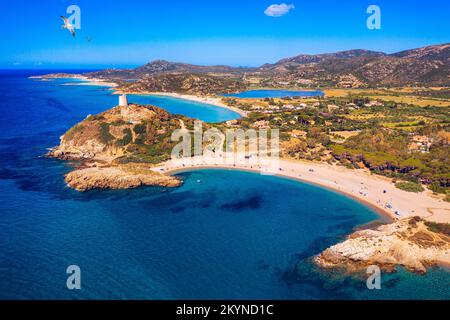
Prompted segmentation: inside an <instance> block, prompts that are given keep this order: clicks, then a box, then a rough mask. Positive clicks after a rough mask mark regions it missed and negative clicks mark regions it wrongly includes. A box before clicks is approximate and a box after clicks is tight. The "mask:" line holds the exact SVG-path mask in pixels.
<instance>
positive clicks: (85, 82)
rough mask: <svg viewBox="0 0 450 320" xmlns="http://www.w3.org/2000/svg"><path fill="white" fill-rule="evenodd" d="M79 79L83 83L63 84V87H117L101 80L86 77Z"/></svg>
mask: <svg viewBox="0 0 450 320" xmlns="http://www.w3.org/2000/svg"><path fill="white" fill-rule="evenodd" d="M79 79H80V80H82V81H83V82H78V83H65V84H63V85H65V86H100V87H110V88H114V87H117V84H116V83H114V82H107V81H105V80H102V79H96V78H87V77H83V78H79Z"/></svg>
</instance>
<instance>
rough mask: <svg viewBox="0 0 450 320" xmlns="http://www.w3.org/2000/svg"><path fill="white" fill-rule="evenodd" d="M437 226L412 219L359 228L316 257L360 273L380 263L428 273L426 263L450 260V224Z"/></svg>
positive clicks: (320, 262) (331, 265) (389, 267)
mask: <svg viewBox="0 0 450 320" xmlns="http://www.w3.org/2000/svg"><path fill="white" fill-rule="evenodd" d="M444 227H445V228H440V229H439V227H438V228H436V226H435V225H431V226H430V225H429V223H427V222H425V221H423V220H421V219H420V218H411V219H406V220H400V221H397V222H395V223H392V224H388V225H383V226H380V227H378V228H376V229H375V230H362V231H357V232H355V233H354V234H352V235H350V236H349V237H348V239H347V240H346V241H344V242H342V243H340V244H337V245H335V246H332V247H330V248H329V249H327V250H325V251H324V252H322V253H321V254H320V255H319V256H317V257H315V259H314V261H315V263H316V264H317V265H319V266H321V267H323V268H326V269H333V268H344V269H345V270H347V271H348V272H360V271H363V270H365V269H366V268H367V267H368V266H371V265H377V266H379V267H380V268H382V269H383V270H385V271H393V270H395V267H396V266H403V267H405V268H406V269H408V270H410V271H413V272H418V273H425V272H426V270H427V266H430V265H435V264H439V263H446V264H448V263H449V262H450V234H449V233H448V229H449V227H448V225H444ZM433 229H437V230H433Z"/></svg>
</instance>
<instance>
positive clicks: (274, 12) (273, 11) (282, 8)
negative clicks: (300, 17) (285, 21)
mask: <svg viewBox="0 0 450 320" xmlns="http://www.w3.org/2000/svg"><path fill="white" fill-rule="evenodd" d="M293 9H295V6H294V5H293V4H286V3H282V4H273V5H271V6H269V7H268V8H267V9H266V11H264V13H265V14H266V16H269V17H281V16H284V15H285V14H287V13H289V11H291V10H293Z"/></svg>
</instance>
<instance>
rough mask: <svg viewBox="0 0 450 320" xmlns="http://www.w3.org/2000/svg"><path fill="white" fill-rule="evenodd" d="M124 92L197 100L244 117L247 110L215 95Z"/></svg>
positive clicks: (117, 92) (118, 92)
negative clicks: (224, 101)
mask: <svg viewBox="0 0 450 320" xmlns="http://www.w3.org/2000/svg"><path fill="white" fill-rule="evenodd" d="M114 93H115V94H122V93H123V92H121V91H116V92H114ZM125 93H126V94H130V95H133V94H139V95H155V96H166V97H173V98H178V99H184V100H189V101H194V102H199V103H205V104H210V105H213V106H216V107H219V108H224V109H228V110H231V111H233V112H236V113H237V114H239V115H240V116H241V117H246V116H247V112H245V111H243V110H241V109H239V108H235V107H231V106H228V105H226V104H225V103H223V102H222V99H221V98H216V97H199V96H194V95H188V94H179V93H168V92H125Z"/></svg>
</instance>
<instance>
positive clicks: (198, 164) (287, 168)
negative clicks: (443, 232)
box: [152, 157, 450, 223]
mask: <svg viewBox="0 0 450 320" xmlns="http://www.w3.org/2000/svg"><path fill="white" fill-rule="evenodd" d="M193 163H195V164H193ZM203 168H204V169H206V168H218V169H219V168H222V169H234V170H245V171H252V172H261V171H260V168H259V167H258V165H251V164H231V165H227V164H226V165H224V164H222V163H220V164H216V162H215V159H214V158H208V157H202V158H198V159H196V160H195V161H192V159H188V160H183V161H182V162H178V161H177V162H176V163H174V162H171V161H169V162H167V163H165V164H164V165H162V166H159V167H155V168H153V169H152V170H154V171H157V172H162V173H167V174H174V173H177V172H181V171H189V170H192V169H203ZM276 176H280V177H286V178H290V179H296V180H299V181H303V182H308V183H312V184H316V185H319V186H322V187H325V188H328V189H331V190H334V191H337V192H340V193H342V194H345V195H347V196H350V197H352V198H354V199H356V200H358V201H360V202H362V203H364V204H366V205H368V206H370V207H372V208H373V209H375V210H376V211H377V212H379V213H381V214H386V215H388V216H389V217H390V218H392V219H403V218H407V217H414V216H420V217H422V218H424V219H426V220H429V221H434V222H441V223H450V203H448V202H445V201H443V200H441V199H439V198H437V197H436V196H433V194H432V192H430V191H425V192H422V193H410V192H406V191H403V190H400V189H398V188H396V187H395V185H394V184H393V183H392V181H391V180H390V179H388V178H385V177H382V176H378V175H373V174H371V173H370V172H368V171H367V170H351V169H347V168H345V167H342V166H335V165H329V164H322V163H315V162H305V161H294V160H280V164H279V173H278V174H276Z"/></svg>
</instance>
